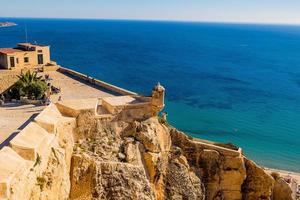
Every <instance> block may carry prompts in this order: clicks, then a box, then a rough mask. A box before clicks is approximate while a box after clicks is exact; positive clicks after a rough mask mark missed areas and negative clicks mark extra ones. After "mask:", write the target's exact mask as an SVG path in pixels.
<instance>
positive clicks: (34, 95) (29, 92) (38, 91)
mask: <svg viewBox="0 0 300 200" xmlns="http://www.w3.org/2000/svg"><path fill="white" fill-rule="evenodd" d="M18 77H19V80H18V81H17V82H16V83H15V84H14V85H13V86H12V88H11V89H10V91H9V94H10V96H11V98H13V99H20V98H21V97H27V98H29V99H35V100H37V99H41V98H43V96H44V94H45V92H46V90H47V88H48V87H47V83H46V81H45V80H44V79H43V78H42V77H41V76H38V75H37V73H36V72H30V71H27V72H26V73H25V74H23V73H22V74H21V75H20V76H18Z"/></svg>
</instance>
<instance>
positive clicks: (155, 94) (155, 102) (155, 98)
mask: <svg viewBox="0 0 300 200" xmlns="http://www.w3.org/2000/svg"><path fill="white" fill-rule="evenodd" d="M151 106H152V114H153V115H154V116H156V115H158V113H159V112H160V111H161V110H162V109H163V108H164V107H165V88H164V87H163V86H161V85H160V83H157V85H156V86H155V87H154V88H153V89H152V99H151Z"/></svg>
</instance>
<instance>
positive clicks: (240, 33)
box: [0, 18, 300, 172]
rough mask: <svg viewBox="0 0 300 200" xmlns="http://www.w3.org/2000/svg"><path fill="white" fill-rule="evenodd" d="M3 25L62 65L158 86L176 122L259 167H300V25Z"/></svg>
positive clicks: (2, 34)
mask: <svg viewBox="0 0 300 200" xmlns="http://www.w3.org/2000/svg"><path fill="white" fill-rule="evenodd" d="M0 21H12V22H15V23H17V24H18V26H12V27H3V28H0V47H14V46H15V45H16V43H18V42H24V41H26V40H27V41H29V42H37V43H39V44H49V45H51V58H52V60H54V61H57V63H59V64H60V65H62V66H64V67H67V68H71V69H74V70H77V71H79V72H82V73H84V74H87V75H89V76H94V77H96V78H98V79H101V80H104V81H107V82H109V83H112V84H115V85H118V86H120V87H123V88H126V89H129V90H132V91H135V92H138V93H140V94H144V95H150V94H151V90H152V87H153V86H154V85H155V84H156V83H157V82H160V83H161V84H162V85H163V86H164V87H165V88H166V107H165V112H167V113H168V121H169V123H170V124H171V125H173V126H175V127H177V128H178V129H180V130H182V131H184V132H185V133H187V134H189V135H191V136H193V137H196V138H202V139H207V140H213V141H216V142H224V143H233V144H235V145H238V146H240V147H241V148H242V149H243V152H244V153H245V155H246V156H248V157H249V158H251V159H253V160H255V161H256V162H257V163H258V164H260V165H263V166H266V167H270V168H279V169H284V170H291V171H295V172H300V26H292V25H266V24H226V23H200V22H168V21H126V20H78V19H28V18H22V19H21V18H0ZM26 29H27V37H26V34H25V32H26V31H25V30H26ZM26 38H27V39H26Z"/></svg>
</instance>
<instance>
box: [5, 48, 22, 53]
mask: <svg viewBox="0 0 300 200" xmlns="http://www.w3.org/2000/svg"><path fill="white" fill-rule="evenodd" d="M16 52H22V50H20V49H13V48H0V53H3V54H10V53H16Z"/></svg>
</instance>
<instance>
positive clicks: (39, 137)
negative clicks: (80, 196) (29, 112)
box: [0, 104, 76, 200]
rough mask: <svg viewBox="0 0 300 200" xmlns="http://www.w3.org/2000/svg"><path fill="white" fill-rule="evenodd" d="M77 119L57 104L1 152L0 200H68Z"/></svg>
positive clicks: (42, 114) (45, 110) (47, 109)
mask: <svg viewBox="0 0 300 200" xmlns="http://www.w3.org/2000/svg"><path fill="white" fill-rule="evenodd" d="M75 125H76V119H75V118H71V117H64V116H62V115H61V114H60V112H59V111H58V109H57V107H56V106H55V105H54V104H51V105H49V106H48V107H47V108H46V109H44V111H43V112H42V113H40V114H39V115H38V116H37V118H36V119H35V122H31V123H29V124H28V125H27V126H26V127H25V128H24V129H23V130H22V131H21V132H20V133H19V134H18V135H17V136H16V137H15V138H13V139H12V140H11V142H10V144H9V147H4V148H3V149H1V150H0V199H7V200H20V199H24V200H26V199H66V198H68V195H69V190H70V181H69V177H68V176H69V170H70V163H71V155H72V151H73V144H74V143H73V129H74V127H75Z"/></svg>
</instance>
